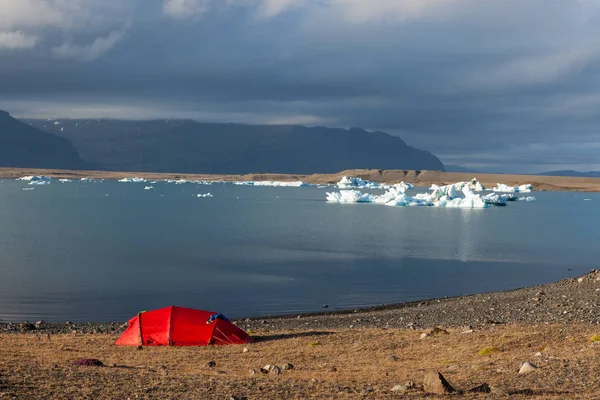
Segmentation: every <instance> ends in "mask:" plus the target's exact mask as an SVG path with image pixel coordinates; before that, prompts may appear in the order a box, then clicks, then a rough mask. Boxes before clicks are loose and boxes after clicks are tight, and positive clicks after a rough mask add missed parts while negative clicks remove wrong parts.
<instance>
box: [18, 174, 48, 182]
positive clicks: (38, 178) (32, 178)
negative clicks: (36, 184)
mask: <svg viewBox="0 0 600 400" xmlns="http://www.w3.org/2000/svg"><path fill="white" fill-rule="evenodd" d="M17 180H18V181H44V182H50V181H51V180H52V178H50V177H49V176H44V175H31V176H22V177H20V178H17Z"/></svg>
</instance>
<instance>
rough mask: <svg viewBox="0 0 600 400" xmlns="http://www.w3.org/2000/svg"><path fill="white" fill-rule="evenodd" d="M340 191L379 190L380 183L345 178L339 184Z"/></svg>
mask: <svg viewBox="0 0 600 400" xmlns="http://www.w3.org/2000/svg"><path fill="white" fill-rule="evenodd" d="M337 187H338V188H340V189H379V183H376V182H372V181H367V180H364V179H362V178H357V177H347V176H344V177H342V179H341V180H340V181H339V182H338V183H337Z"/></svg>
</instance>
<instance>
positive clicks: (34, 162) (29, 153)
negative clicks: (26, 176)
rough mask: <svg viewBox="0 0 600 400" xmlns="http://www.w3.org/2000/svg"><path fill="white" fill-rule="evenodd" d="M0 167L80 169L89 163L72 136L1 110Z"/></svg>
mask: <svg viewBox="0 0 600 400" xmlns="http://www.w3.org/2000/svg"><path fill="white" fill-rule="evenodd" d="M0 166H2V167H27V168H61V169H75V170H76V169H82V168H84V167H85V163H84V161H83V160H82V159H81V157H80V156H79V154H78V152H77V150H75V147H73V145H72V144H71V142H70V141H69V140H68V139H65V138H63V137H60V136H58V135H54V134H52V133H49V132H46V131H42V130H40V129H36V128H35V127H32V126H30V125H28V124H24V123H23V122H21V121H19V120H17V119H15V118H13V117H12V116H11V115H10V113H8V112H7V111H3V110H0Z"/></svg>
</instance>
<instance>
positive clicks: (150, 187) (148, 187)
mask: <svg viewBox="0 0 600 400" xmlns="http://www.w3.org/2000/svg"><path fill="white" fill-rule="evenodd" d="M152 189H154V186H146V187H145V188H144V190H152Z"/></svg>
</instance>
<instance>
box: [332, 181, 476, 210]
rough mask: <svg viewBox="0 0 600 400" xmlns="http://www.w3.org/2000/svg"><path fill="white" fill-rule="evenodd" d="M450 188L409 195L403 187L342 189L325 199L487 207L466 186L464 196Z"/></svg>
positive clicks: (452, 206) (415, 205)
mask: <svg viewBox="0 0 600 400" xmlns="http://www.w3.org/2000/svg"><path fill="white" fill-rule="evenodd" d="M449 186H451V188H448V189H444V190H440V189H439V188H438V189H436V190H434V191H433V193H420V194H417V195H415V196H414V197H411V196H409V195H407V194H406V190H405V189H404V188H403V187H398V188H391V189H389V190H387V191H386V192H385V193H384V194H381V195H375V194H369V193H362V192H360V191H358V190H342V191H340V192H333V193H327V201H329V202H332V203H375V204H384V205H388V206H397V207H423V206H425V207H448V208H487V207H488V204H487V203H486V201H485V200H484V199H483V198H482V197H481V196H480V195H478V194H475V193H473V192H472V191H471V190H470V189H469V188H468V187H466V186H465V187H463V189H462V193H463V195H464V197H460V196H459V195H458V193H457V192H456V187H455V186H454V185H449Z"/></svg>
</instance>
